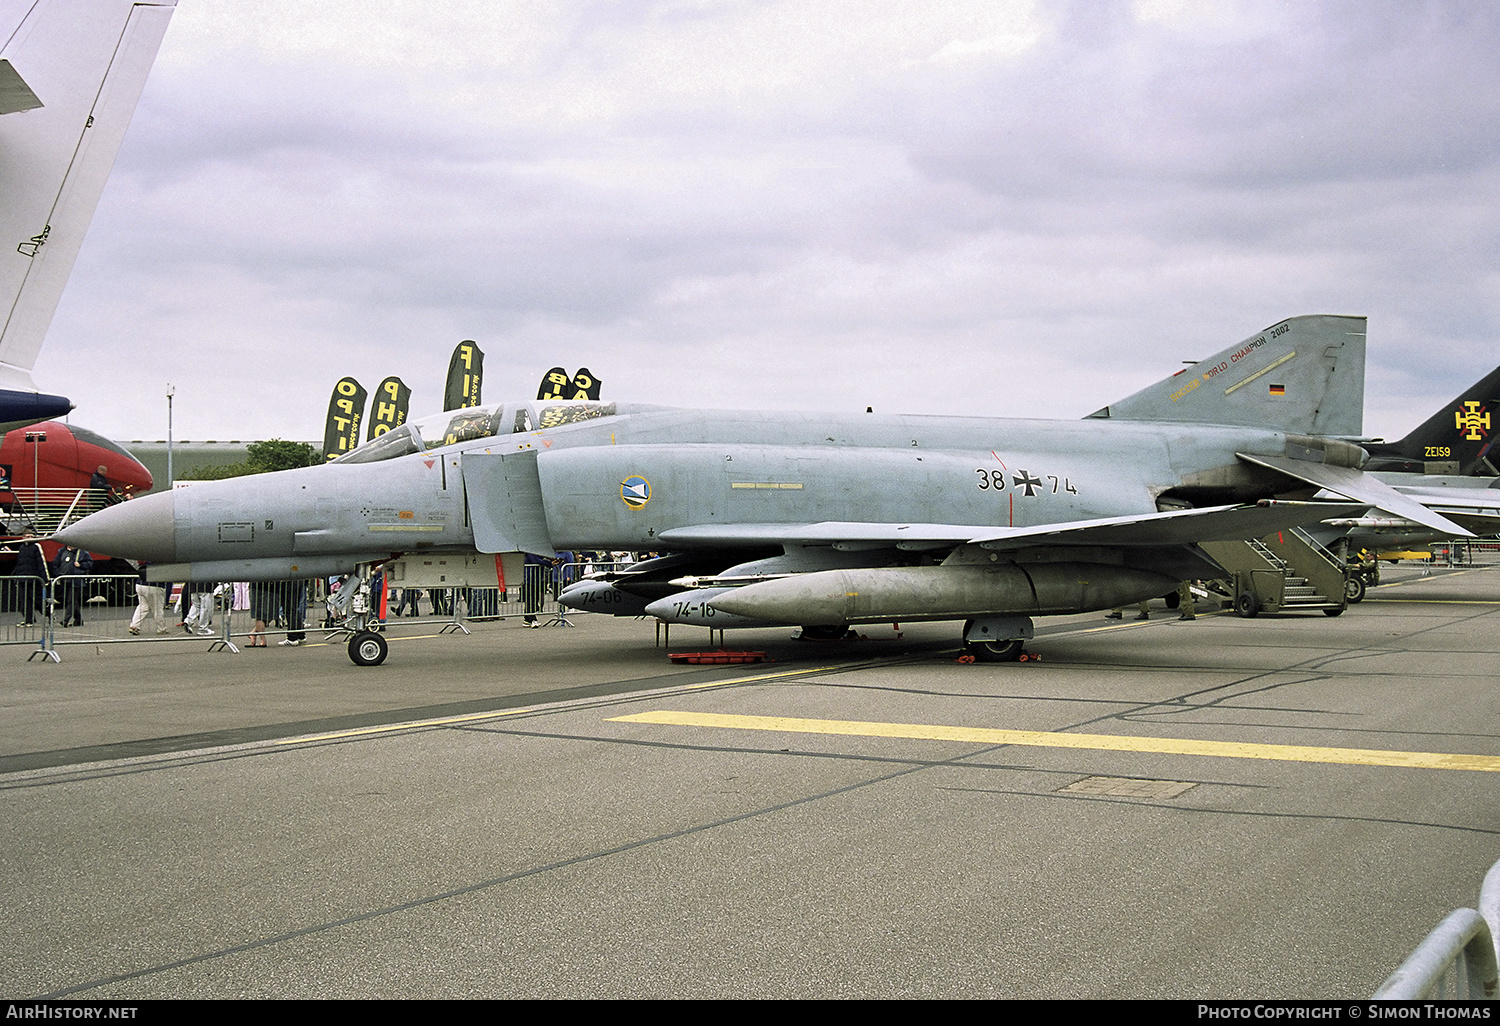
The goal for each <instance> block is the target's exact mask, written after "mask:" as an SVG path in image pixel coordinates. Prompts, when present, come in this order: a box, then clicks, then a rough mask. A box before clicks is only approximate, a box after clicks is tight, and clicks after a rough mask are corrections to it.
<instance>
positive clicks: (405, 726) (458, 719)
mask: <svg viewBox="0 0 1500 1026" xmlns="http://www.w3.org/2000/svg"><path fill="white" fill-rule="evenodd" d="M531 711H532V710H530V709H505V710H502V711H500V712H486V713H469V714H468V715H467V716H444V717H442V718H441V719H436V720H414V721H412V722H410V723H388V724H385V725H383V726H379V727H358V728H355V729H353V730H336V731H334V732H333V733H331V734H311V735H308V736H306V737H289V738H285V739H283V740H281V741H273V742H271V743H272V744H277V745H302V744H307V743H308V742H309V741H336V740H338V739H340V738H345V737H365V736H368V735H370V734H389V733H391V732H392V731H397V730H417V729H418V728H421V727H450V726H452V725H453V724H455V723H477V722H478V721H480V720H497V719H499V718H500V717H502V716H519V715H520V714H521V713H527V712H531Z"/></svg>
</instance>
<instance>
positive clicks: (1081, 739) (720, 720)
mask: <svg viewBox="0 0 1500 1026" xmlns="http://www.w3.org/2000/svg"><path fill="white" fill-rule="evenodd" d="M608 722H612V723H651V724H657V725H662V726H671V727H726V728H731V729H738V730H771V731H778V732H784V733H795V734H841V735H846V736H851V737H889V738H905V739H910V740H918V741H968V742H973V743H975V744H991V745H993V744H1001V745H1025V746H1029V747H1033V748H1081V749H1090V750H1095V751H1108V752H1156V753H1160V754H1165V755H1210V756H1218V757H1221V758H1227V759H1269V760H1273V761H1278V762H1330V763H1341V764H1345V765H1351V766H1398V767H1404V768H1407V769H1451V770H1478V771H1481V772H1486V773H1500V756H1493V755H1463V754H1451V753H1444V752H1396V751H1383V750H1380V749H1374V748H1315V747H1310V746H1305V745H1271V744H1254V743H1250V742H1242V741H1197V740H1193V739H1190V738H1170V737H1131V736H1128V735H1116V734H1064V733H1058V732H1055V731H1045V730H1001V729H998V728H993V727H953V726H943V725H938V724H921V723H876V722H869V721H863V720H811V719H800V718H796V717H790V716H732V715H726V714H722V713H702V712H678V711H674V710H667V709H664V710H659V711H656V712H644V713H635V714H634V715H630V716H616V717H613V718H612V719H611V720H609V721H608Z"/></svg>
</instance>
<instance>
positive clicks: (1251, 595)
mask: <svg viewBox="0 0 1500 1026" xmlns="http://www.w3.org/2000/svg"><path fill="white" fill-rule="evenodd" d="M1234 611H1235V612H1236V613H1238V614H1239V615H1240V616H1243V617H1246V618H1249V617H1252V616H1254V615H1255V614H1256V613H1258V612H1260V600H1259V599H1257V598H1256V597H1255V592H1253V591H1242V592H1240V596H1239V598H1237V599H1235V600H1234Z"/></svg>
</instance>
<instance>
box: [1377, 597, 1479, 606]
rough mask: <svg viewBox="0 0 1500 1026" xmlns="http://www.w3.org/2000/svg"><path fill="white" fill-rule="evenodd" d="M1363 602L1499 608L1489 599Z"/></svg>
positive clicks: (1393, 599)
mask: <svg viewBox="0 0 1500 1026" xmlns="http://www.w3.org/2000/svg"><path fill="white" fill-rule="evenodd" d="M1365 601H1366V602H1385V603H1388V604H1391V605H1403V606H1500V602H1492V601H1490V600H1489V599H1418V598H1367V599H1365Z"/></svg>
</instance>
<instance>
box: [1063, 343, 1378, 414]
mask: <svg viewBox="0 0 1500 1026" xmlns="http://www.w3.org/2000/svg"><path fill="white" fill-rule="evenodd" d="M1364 406H1365V318H1363V317H1341V316H1335V315H1325V314H1317V315H1311V316H1306V317H1293V318H1291V319H1290V320H1285V321H1280V322H1278V323H1276V324H1273V325H1271V326H1270V327H1269V328H1267V329H1266V330H1265V331H1262V332H1260V333H1259V334H1257V335H1254V336H1252V337H1250V338H1247V339H1246V340H1245V341H1243V342H1241V343H1239V344H1238V345H1233V346H1230V347H1229V348H1228V349H1225V350H1223V351H1221V352H1218V353H1215V354H1214V355H1213V356H1210V357H1209V358H1208V359H1206V360H1202V361H1200V362H1199V363H1197V364H1194V365H1193V366H1191V367H1189V368H1187V369H1185V370H1181V371H1178V372H1177V373H1176V374H1174V375H1172V376H1171V377H1169V378H1166V379H1164V380H1162V381H1158V382H1157V383H1156V384H1154V385H1150V386H1148V387H1146V388H1143V389H1141V390H1140V391H1139V392H1136V393H1135V394H1134V395H1131V396H1128V397H1126V398H1124V399H1121V400H1120V401H1119V402H1117V403H1111V404H1110V405H1108V406H1106V407H1104V408H1103V409H1102V410H1097V411H1095V412H1094V413H1091V414H1089V416H1090V417H1099V418H1110V419H1118V420H1145V421H1166V422H1186V423H1199V424H1238V425H1243V426H1246V427H1260V428H1270V429H1271V430H1273V431H1287V432H1291V433H1294V434H1300V435H1335V436H1339V435H1342V436H1348V437H1358V436H1359V435H1360V434H1361V433H1362V430H1363V425H1364Z"/></svg>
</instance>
